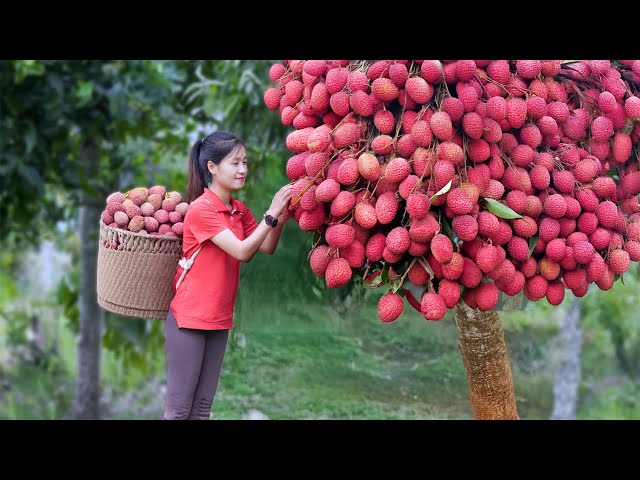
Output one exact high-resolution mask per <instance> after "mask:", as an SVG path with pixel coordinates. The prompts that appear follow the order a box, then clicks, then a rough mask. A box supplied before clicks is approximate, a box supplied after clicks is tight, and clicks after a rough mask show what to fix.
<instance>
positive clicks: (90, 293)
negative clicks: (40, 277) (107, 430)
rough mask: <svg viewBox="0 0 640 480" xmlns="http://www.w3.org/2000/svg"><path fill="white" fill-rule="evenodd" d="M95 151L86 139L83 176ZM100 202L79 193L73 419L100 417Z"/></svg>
mask: <svg viewBox="0 0 640 480" xmlns="http://www.w3.org/2000/svg"><path fill="white" fill-rule="evenodd" d="M98 155H99V151H98V148H97V146H96V144H95V142H93V141H91V140H88V141H87V142H86V143H85V144H84V145H83V148H82V162H81V163H82V164H84V166H85V171H84V172H83V174H84V175H86V178H87V179H92V178H95V175H96V171H97V168H98V159H99V157H98ZM101 209H102V205H101V202H100V201H99V200H98V199H96V198H95V196H92V195H90V194H87V193H86V192H85V191H82V192H81V194H80V292H79V298H78V303H79V316H80V334H79V336H78V340H77V346H78V355H77V358H78V372H77V379H76V392H75V399H74V405H73V418H74V419H77V420H97V419H99V418H100V354H101V348H100V337H101V333H102V322H103V316H104V312H103V311H102V309H101V308H100V307H99V306H98V301H97V297H96V282H97V278H96V277H97V263H98V260H97V259H98V234H99V228H98V225H99V223H98V221H99V219H100V213H101Z"/></svg>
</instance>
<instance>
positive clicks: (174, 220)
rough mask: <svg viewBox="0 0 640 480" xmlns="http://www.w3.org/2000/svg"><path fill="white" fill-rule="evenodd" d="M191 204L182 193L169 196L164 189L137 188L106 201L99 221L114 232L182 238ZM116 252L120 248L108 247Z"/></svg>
mask: <svg viewBox="0 0 640 480" xmlns="http://www.w3.org/2000/svg"><path fill="white" fill-rule="evenodd" d="M188 209H189V204H188V203H187V202H183V201H182V195H181V194H180V193H179V192H175V191H172V192H167V189H166V188H165V187H164V186H162V185H155V186H153V187H151V188H146V187H136V188H132V189H131V190H129V191H128V192H127V193H122V192H114V193H112V194H111V195H109V196H108V197H107V200H106V206H105V209H104V210H103V212H102V214H101V216H100V220H101V221H102V222H104V224H105V225H107V226H108V227H111V228H117V229H120V230H127V231H130V232H134V233H140V234H147V235H160V236H168V237H180V238H182V225H183V223H182V220H183V219H184V216H185V215H186V214H187V210H188ZM105 246H106V247H107V248H117V245H105Z"/></svg>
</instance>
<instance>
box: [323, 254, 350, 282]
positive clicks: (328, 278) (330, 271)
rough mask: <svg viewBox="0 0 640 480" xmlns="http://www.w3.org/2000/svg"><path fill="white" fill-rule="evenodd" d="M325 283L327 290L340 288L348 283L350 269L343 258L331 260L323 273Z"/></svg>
mask: <svg viewBox="0 0 640 480" xmlns="http://www.w3.org/2000/svg"><path fill="white" fill-rule="evenodd" d="M324 279H325V283H326V284H327V287H329V288H340V287H342V286H343V285H346V284H347V283H349V280H350V279H351V267H350V266H349V262H347V261H346V260H345V259H344V258H332V259H331V260H330V261H329V264H328V265H327V269H326V271H325V273H324Z"/></svg>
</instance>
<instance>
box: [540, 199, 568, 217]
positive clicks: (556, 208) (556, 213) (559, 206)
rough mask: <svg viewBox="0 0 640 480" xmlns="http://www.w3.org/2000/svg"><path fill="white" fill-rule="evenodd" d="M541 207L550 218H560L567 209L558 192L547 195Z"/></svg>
mask: <svg viewBox="0 0 640 480" xmlns="http://www.w3.org/2000/svg"><path fill="white" fill-rule="evenodd" d="M543 208H544V212H545V213H546V214H547V215H549V216H550V217H551V218H560V217H563V216H564V214H565V213H566V211H567V203H566V202H565V200H564V198H563V197H562V195H560V194H559V193H555V194H553V195H549V196H548V197H547V199H546V200H545V201H544V207H543Z"/></svg>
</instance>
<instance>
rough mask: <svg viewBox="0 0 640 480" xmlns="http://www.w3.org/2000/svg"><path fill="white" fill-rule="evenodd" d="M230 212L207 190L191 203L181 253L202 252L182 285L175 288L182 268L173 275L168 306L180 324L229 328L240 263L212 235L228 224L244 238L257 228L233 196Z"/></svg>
mask: <svg viewBox="0 0 640 480" xmlns="http://www.w3.org/2000/svg"><path fill="white" fill-rule="evenodd" d="M231 206H232V207H233V209H232V210H231V211H230V210H229V209H228V208H227V207H226V206H225V205H224V203H223V202H222V200H220V198H219V197H218V196H217V195H216V194H215V193H213V192H212V191H211V190H209V189H208V188H205V189H204V193H203V194H202V195H200V196H199V197H198V198H196V199H195V200H194V201H193V202H191V204H190V205H189V210H187V214H186V215H185V217H184V221H183V222H184V225H183V232H182V252H183V257H186V258H187V259H189V258H191V255H193V253H194V252H195V251H196V250H198V248H200V246H201V245H202V250H200V253H198V256H197V257H196V258H195V260H194V261H193V265H192V266H191V268H190V269H189V270H188V271H187V274H186V275H185V277H184V279H183V280H182V283H180V286H179V287H178V289H177V291H176V290H175V287H176V283H177V282H178V279H179V278H180V276H181V275H182V270H183V268H182V267H181V266H179V265H178V271H177V272H176V275H175V277H174V279H173V288H174V291H175V292H176V293H175V295H174V297H173V300H172V301H171V305H170V306H169V308H170V309H171V312H173V315H174V316H175V317H176V321H177V323H178V326H179V327H180V328H195V329H201V330H226V329H229V328H231V327H232V326H233V309H234V305H235V301H236V294H237V293H238V282H239V279H240V261H239V260H237V259H235V258H233V257H232V256H231V255H229V254H228V253H227V252H225V251H224V250H222V249H221V248H220V247H218V246H217V245H216V244H215V243H213V242H212V241H211V240H210V239H211V237H213V236H214V235H217V234H218V233H220V232H222V231H223V230H225V229H226V228H228V229H230V230H231V231H232V232H233V233H234V234H235V236H236V237H238V238H239V239H240V240H244V239H245V238H246V237H248V236H249V235H251V233H253V231H254V230H255V229H256V228H257V227H258V223H257V222H256V219H255V218H254V217H253V214H252V213H251V211H250V210H249V209H248V208H247V207H246V205H245V204H244V203H242V202H241V201H240V200H236V199H234V198H232V199H231Z"/></svg>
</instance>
